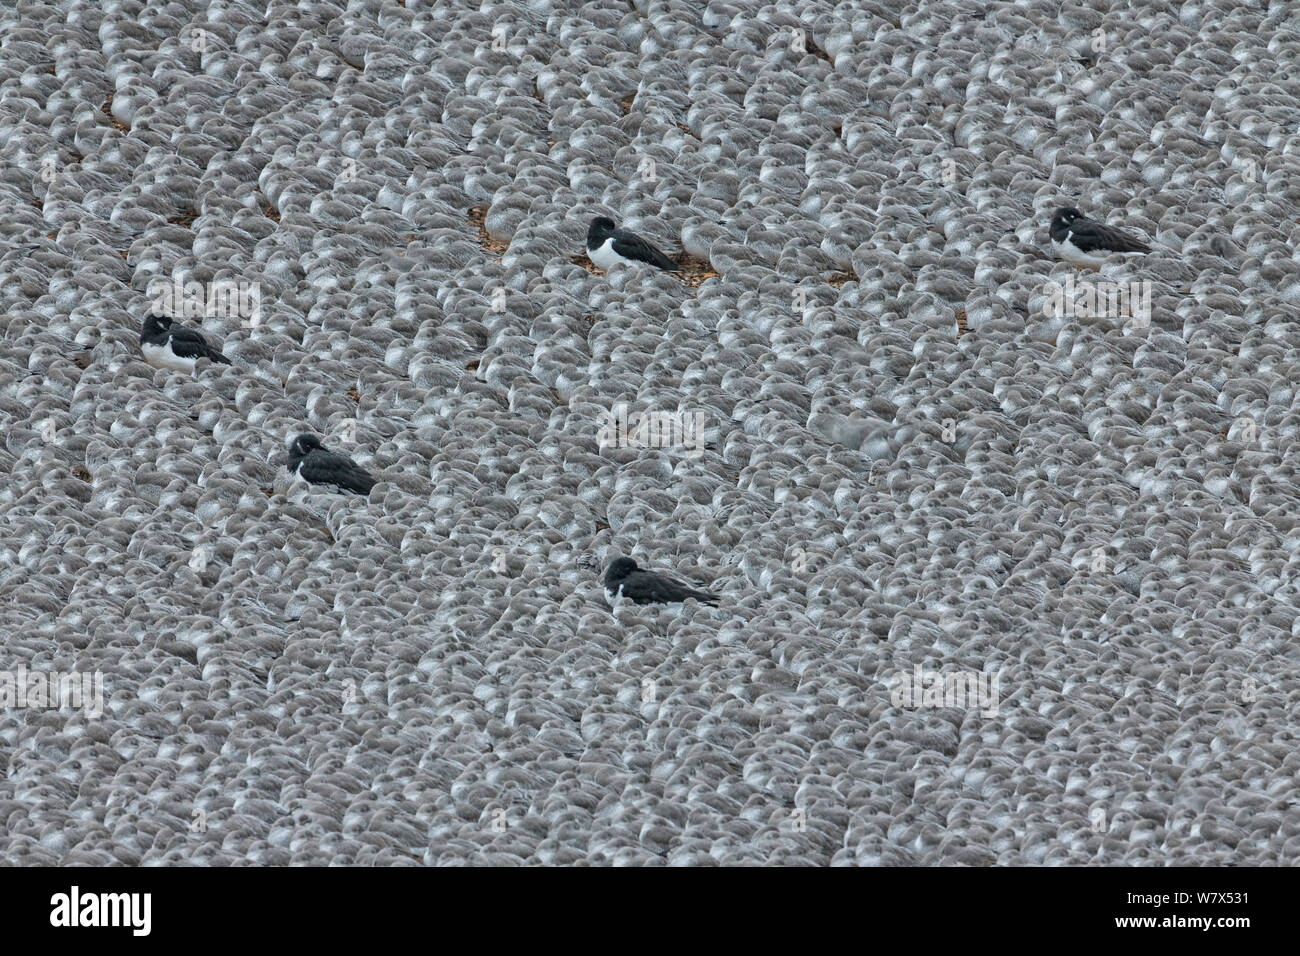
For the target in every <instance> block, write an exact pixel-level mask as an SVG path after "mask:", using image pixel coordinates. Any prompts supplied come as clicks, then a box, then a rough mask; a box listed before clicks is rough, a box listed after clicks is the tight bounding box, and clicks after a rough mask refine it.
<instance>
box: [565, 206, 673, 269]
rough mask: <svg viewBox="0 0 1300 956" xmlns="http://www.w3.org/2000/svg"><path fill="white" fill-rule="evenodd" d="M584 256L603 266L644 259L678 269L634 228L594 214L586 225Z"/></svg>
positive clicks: (655, 264)
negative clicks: (589, 223) (622, 226)
mask: <svg viewBox="0 0 1300 956" xmlns="http://www.w3.org/2000/svg"><path fill="white" fill-rule="evenodd" d="M587 258H588V259H590V260H591V261H592V262H594V263H595V264H596V265H598V266H599V267H600V268H602V269H604V270H605V271H606V272H608V271H609V270H610V267H611V266H615V265H618V264H619V263H620V262H643V263H646V264H647V265H652V266H657V267H658V268H660V269H666V270H668V271H669V272H677V271H678V267H677V263H675V262H673V260H671V259H669V258H668V257H667V256H666V255H664V254H663V253H662V252H660V251H659V250H658V249H656V248H655V247H654V246H652V245H651V244H650V243H648V242H647V241H646V240H644V239H642V238H641V237H640V236H638V235H637V234H636V233H634V232H628V231H627V230H625V229H619V228H617V227H616V226H615V225H614V220H613V219H610V218H609V217H607V216H597V217H596V218H595V219H593V220H591V226H590V227H589V228H588V229H587Z"/></svg>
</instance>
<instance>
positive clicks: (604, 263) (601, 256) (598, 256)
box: [587, 236, 627, 271]
mask: <svg viewBox="0 0 1300 956" xmlns="http://www.w3.org/2000/svg"><path fill="white" fill-rule="evenodd" d="M587 258H589V259H590V260H591V261H592V262H594V263H595V264H596V265H597V266H599V267H600V268H602V269H604V270H606V271H609V267H610V266H615V265H618V264H619V263H620V262H626V261H627V260H626V259H624V258H623V257H622V256H620V255H619V254H618V253H617V252H615V251H614V237H613V236H610V237H609V238H608V239H606V240H605V241H604V242H602V243H601V244H600V245H599V246H598V247H596V248H595V249H588V250H587Z"/></svg>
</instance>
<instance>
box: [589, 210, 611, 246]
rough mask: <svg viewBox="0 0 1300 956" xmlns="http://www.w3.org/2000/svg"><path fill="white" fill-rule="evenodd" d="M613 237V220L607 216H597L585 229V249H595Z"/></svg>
mask: <svg viewBox="0 0 1300 956" xmlns="http://www.w3.org/2000/svg"><path fill="white" fill-rule="evenodd" d="M612 235H614V220H613V219H610V218H609V217H608V216H597V217H596V218H595V219H593V220H591V225H590V226H589V227H588V228H587V248H588V249H595V248H596V247H597V246H599V245H600V244H601V243H602V242H604V241H605V240H606V239H608V238H609V237H610V236H612Z"/></svg>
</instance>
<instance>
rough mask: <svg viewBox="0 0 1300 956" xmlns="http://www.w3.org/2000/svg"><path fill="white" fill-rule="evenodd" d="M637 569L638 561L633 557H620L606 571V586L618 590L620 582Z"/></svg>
mask: <svg viewBox="0 0 1300 956" xmlns="http://www.w3.org/2000/svg"><path fill="white" fill-rule="evenodd" d="M635 570H637V566H636V562H635V561H633V560H632V559H631V558H618V559H617V560H616V561H614V563H613V564H611V565H610V566H609V570H608V571H606V572H605V587H606V588H608V589H609V590H611V591H613V590H616V589H617V588H618V585H619V582H621V581H622V580H623V579H624V578H626V577H627V576H628V575H629V574H631V573H632V572H633V571H635Z"/></svg>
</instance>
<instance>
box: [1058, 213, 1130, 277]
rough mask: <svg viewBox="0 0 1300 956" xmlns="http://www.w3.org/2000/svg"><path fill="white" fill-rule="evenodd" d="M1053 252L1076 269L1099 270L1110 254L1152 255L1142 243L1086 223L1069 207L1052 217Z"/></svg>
mask: <svg viewBox="0 0 1300 956" xmlns="http://www.w3.org/2000/svg"><path fill="white" fill-rule="evenodd" d="M1050 232H1051V236H1052V251H1053V252H1055V253H1056V255H1057V258H1059V259H1063V260H1064V261H1066V262H1068V263H1070V264H1071V265H1076V266H1099V265H1101V264H1102V263H1103V262H1105V261H1106V257H1107V256H1109V255H1110V254H1111V253H1114V252H1119V253H1123V254H1124V255H1141V254H1143V253H1147V252H1150V251H1151V247H1150V246H1148V245H1147V244H1146V243H1145V242H1142V241H1140V240H1138V239H1134V238H1133V237H1132V236H1128V235H1125V234H1124V233H1122V232H1120V231H1119V230H1118V229H1112V228H1111V227H1110V226H1107V225H1106V224H1104V223H1100V222H1097V221H1096V220H1093V219H1089V218H1088V217H1087V216H1085V215H1084V214H1083V213H1081V212H1079V210H1077V209H1075V208H1074V207H1072V206H1062V207H1061V208H1060V209H1058V210H1056V212H1054V213H1052V227H1051V230H1050Z"/></svg>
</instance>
